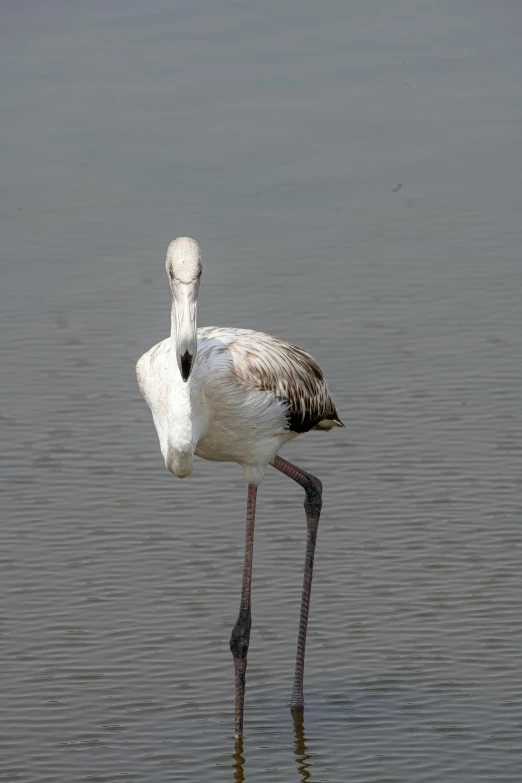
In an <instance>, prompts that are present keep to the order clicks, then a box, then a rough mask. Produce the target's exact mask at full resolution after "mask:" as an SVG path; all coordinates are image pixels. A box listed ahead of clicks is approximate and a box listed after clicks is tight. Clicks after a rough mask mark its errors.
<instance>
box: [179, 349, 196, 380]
mask: <svg viewBox="0 0 522 783" xmlns="http://www.w3.org/2000/svg"><path fill="white" fill-rule="evenodd" d="M192 359H193V356H192V354H190V353H189V352H188V351H185V353H184V354H183V356H182V357H181V377H182V378H183V380H184V381H185V383H186V382H187V381H188V379H189V375H190V371H191V369H192Z"/></svg>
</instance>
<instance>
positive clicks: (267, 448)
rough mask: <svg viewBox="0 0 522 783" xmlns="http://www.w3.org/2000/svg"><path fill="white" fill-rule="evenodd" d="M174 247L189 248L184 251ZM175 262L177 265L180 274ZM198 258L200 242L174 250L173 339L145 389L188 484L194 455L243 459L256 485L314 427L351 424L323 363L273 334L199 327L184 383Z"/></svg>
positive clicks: (157, 354)
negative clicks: (188, 310)
mask: <svg viewBox="0 0 522 783" xmlns="http://www.w3.org/2000/svg"><path fill="white" fill-rule="evenodd" d="M176 245H177V246H178V249H180V250H181V251H182V252H178V254H176V250H177V247H176ZM191 250H192V252H190V251H191ZM177 258H179V266H178V268H176V269H174V266H175V264H176V259H177ZM200 258H201V254H200V250H199V246H198V245H197V243H196V242H195V241H194V240H191V239H189V238H186V237H182V238H180V239H177V240H175V242H173V243H171V245H170V246H169V251H168V253H167V264H166V265H167V271H168V273H169V276H170V278H171V287H172V289H173V291H172V292H173V306H172V333H171V336H170V337H168V338H167V339H165V340H163V341H162V342H161V343H158V344H157V345H155V346H154V347H153V348H151V349H150V351H148V352H147V353H145V354H144V355H143V356H142V357H141V358H140V360H139V361H138V363H137V366H136V372H137V377H138V384H139V387H140V391H141V393H142V395H143V397H144V398H145V400H146V402H147V404H148V405H149V407H150V409H151V411H152V416H153V419H154V424H155V426H156V430H157V432H158V437H159V441H160V446H161V452H162V454H163V458H164V460H165V465H166V467H167V468H168V470H170V471H171V472H172V473H174V475H176V476H179V477H180V478H183V477H184V476H188V475H190V473H191V472H192V463H193V456H194V454H196V455H197V456H198V457H203V459H207V460H213V461H216V462H237V463H239V464H240V465H241V466H242V467H243V470H244V473H245V479H246V481H247V483H249V484H255V485H258V484H259V483H260V482H261V480H262V478H263V476H264V473H265V469H266V466H267V465H268V464H269V463H270V462H272V460H273V459H274V457H275V456H276V454H277V453H278V451H279V449H280V448H281V447H282V446H283V445H284V444H285V443H286V442H287V441H289V440H291V439H292V438H295V437H296V436H297V435H299V434H300V433H302V432H307V431H308V430H310V429H312V428H315V429H322V430H328V429H331V428H332V427H335V426H343V425H342V423H341V421H340V419H339V417H338V414H337V411H336V408H335V405H334V402H333V400H332V397H331V395H330V392H329V391H328V386H327V384H326V381H325V379H324V377H323V374H322V372H321V369H320V368H319V365H318V364H317V363H316V362H315V360H314V359H313V358H312V357H311V356H310V355H309V354H307V353H306V352H305V351H303V350H301V349H300V348H297V347H296V346H294V345H290V344H289V343H285V342H284V341H283V340H279V339H278V338H276V337H272V336H271V335H269V334H264V333H262V332H254V331H251V330H250V329H233V328H218V327H206V328H203V329H197V332H196V334H197V339H196V340H195V344H194V346H193V350H192V351H190V354H191V358H192V364H191V369H190V378H189V379H188V381H184V380H183V379H182V376H181V372H180V367H179V364H180V356H179V353H180V352H179V351H177V346H178V345H179V342H180V339H181V336H180V334H179V332H180V331H182V328H183V326H184V327H185V328H187V324H186V323H185V324H184V325H182V326H181V327H180V322H179V312H180V311H181V312H183V300H184V298H186V297H187V296H188V297H189V298H190V296H193V299H194V323H193V324H191V326H190V328H192V329H193V330H194V328H195V310H196V308H195V301H196V298H197V288H198V287H199V278H200V275H201V261H200ZM187 270H188V273H187ZM180 278H182V280H181V279H180ZM191 285H193V286H194V288H195V289H196V290H195V292H193V291H192V290H191V289H190V288H189V287H190V286H191ZM186 289H188V290H186ZM180 291H181V293H180ZM180 301H181V304H180ZM177 313H178V315H177ZM190 328H189V331H190ZM181 353H183V349H181Z"/></svg>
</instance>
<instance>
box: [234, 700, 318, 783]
mask: <svg viewBox="0 0 522 783" xmlns="http://www.w3.org/2000/svg"><path fill="white" fill-rule="evenodd" d="M292 717H293V720H294V756H295V761H296V764H297V769H298V771H299V775H300V781H301V783H306V781H307V780H310V776H311V773H310V770H309V767H310V764H309V760H310V754H309V753H308V748H307V745H306V737H305V732H304V714H303V712H302V711H297V712H293V713H292ZM232 758H233V759H234V783H245V757H244V755H243V740H241V739H239V740H236V747H235V752H234V753H233V755H232Z"/></svg>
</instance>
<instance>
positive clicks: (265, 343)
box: [136, 237, 344, 739]
mask: <svg viewBox="0 0 522 783" xmlns="http://www.w3.org/2000/svg"><path fill="white" fill-rule="evenodd" d="M166 270H167V274H168V277H169V281H170V289H171V293H172V305H171V333H170V337H167V338H166V339H165V340H163V341H162V342H160V343H158V344H157V345H155V346H153V347H152V348H151V349H150V350H149V351H147V353H145V354H144V355H143V356H142V357H141V358H140V359H139V361H138V363H137V365H136V374H137V378H138V385H139V388H140V391H141V393H142V395H143V397H144V398H145V401H146V402H147V404H148V406H149V408H150V410H151V412H152V418H153V421H154V425H155V427H156V431H157V434H158V438H159V442H160V448H161V453H162V455H163V459H164V461H165V466H166V468H167V469H168V470H169V471H170V472H171V473H173V474H174V475H175V476H178V477H179V478H185V477H186V476H189V475H190V473H191V472H192V468H193V459H194V455H196V456H198V457H202V458H203V459H206V460H213V461H215V462H235V463H237V464H239V465H240V466H241V467H242V469H243V474H244V477H245V481H246V484H247V486H248V497H247V513H246V536H245V556H244V563H243V582H242V588H241V601H240V608H239V615H238V618H237V620H236V623H235V625H234V628H233V630H232V635H231V638H230V650H231V652H232V656H233V659H234V669H235V719H234V727H235V737H236V739H241V738H242V737H243V708H244V699H245V673H246V667H247V654H248V647H249V641H250V629H251V625H252V619H251V584H252V557H253V544H254V521H255V510H256V498H257V488H258V486H259V485H260V483H261V481H262V480H263V477H264V475H265V472H266V469H267V466H268V465H271V466H273V467H274V468H276V469H277V470H278V471H280V472H281V473H283V474H284V475H286V476H288V477H289V478H291V479H293V480H294V481H296V482H297V483H298V484H300V485H301V486H302V487H303V489H304V491H305V501H304V507H305V512H306V523H307V536H306V555H305V566H304V579H303V592H302V600H301V613H300V619H299V631H298V639H297V654H296V663H295V674H294V684H293V690H292V697H291V701H290V708H291V710H292V711H293V712H294V713H299V712H302V711H303V709H304V699H303V673H304V659H305V645H306V631H307V625H308V613H309V605H310V592H311V586H312V573H313V564H314V554H315V544H316V538H317V529H318V525H319V516H320V512H321V507H322V484H321V482H320V480H319V479H318V478H316V477H315V476H313V475H311V474H310V473H307V472H306V471H304V470H302V469H301V468H299V467H297V466H296V465H293V464H292V463H290V462H287V460H285V459H283V458H282V457H280V456H279V451H280V449H281V447H282V446H284V444H285V443H288V441H290V440H292V439H293V438H296V437H297V436H298V435H301V434H303V433H305V432H308V431H309V430H312V429H315V430H324V431H327V430H331V429H332V428H334V427H343V426H344V425H343V423H342V422H341V420H340V418H339V415H338V413H337V410H336V407H335V404H334V402H333V399H332V397H331V395H330V392H329V390H328V386H327V384H326V381H325V379H324V376H323V373H322V371H321V368H320V367H319V365H318V364H317V362H316V361H315V360H314V359H313V358H312V357H311V356H310V355H309V354H308V353H306V352H305V351H303V350H302V349H301V348H297V347H296V346H295V345H290V344H289V343H286V342H284V341H283V340H280V339H278V338H277V337H273V336H272V335H270V334H264V333H262V332H255V331H252V330H250V329H235V328H228V327H225V328H221V327H212V326H210V327H205V328H200V329H198V328H197V299H198V293H199V286H200V280H201V272H202V264H201V250H200V248H199V245H198V243H197V242H196V241H195V240H194V239H191V238H190V237H179V238H178V239H175V240H174V241H173V242H171V243H170V245H169V247H168V250H167V257H166Z"/></svg>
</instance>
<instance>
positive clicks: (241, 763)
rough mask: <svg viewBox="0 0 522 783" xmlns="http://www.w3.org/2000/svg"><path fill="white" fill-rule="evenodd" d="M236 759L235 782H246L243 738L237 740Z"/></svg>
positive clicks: (234, 756) (234, 757)
mask: <svg viewBox="0 0 522 783" xmlns="http://www.w3.org/2000/svg"><path fill="white" fill-rule="evenodd" d="M232 758H233V759H234V783H245V768H244V767H245V757H244V756H243V740H241V739H238V740H236V750H235V753H234V754H233V755H232Z"/></svg>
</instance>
